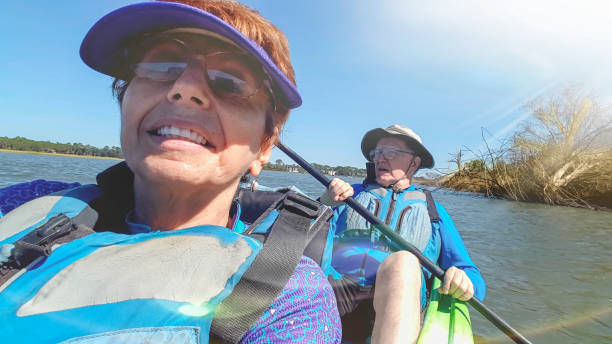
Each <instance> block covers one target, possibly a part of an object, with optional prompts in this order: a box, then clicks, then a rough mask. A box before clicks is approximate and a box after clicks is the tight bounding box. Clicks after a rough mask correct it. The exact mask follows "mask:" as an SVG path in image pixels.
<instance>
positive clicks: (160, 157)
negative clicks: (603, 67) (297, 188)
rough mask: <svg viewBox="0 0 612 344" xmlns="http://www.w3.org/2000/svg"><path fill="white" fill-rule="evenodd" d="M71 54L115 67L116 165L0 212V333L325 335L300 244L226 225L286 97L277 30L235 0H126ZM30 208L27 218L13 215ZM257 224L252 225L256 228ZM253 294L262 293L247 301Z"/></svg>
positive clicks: (311, 271)
mask: <svg viewBox="0 0 612 344" xmlns="http://www.w3.org/2000/svg"><path fill="white" fill-rule="evenodd" d="M81 57H82V58H83V60H84V61H85V63H86V64H88V65H89V66H90V67H92V68H93V69H95V70H97V71H100V72H102V73H104V74H107V75H110V76H113V77H115V78H116V80H115V82H114V84H113V85H114V90H115V93H116V95H117V98H118V101H119V103H120V107H121V145H122V149H123V153H124V156H125V160H126V163H127V165H126V164H120V165H117V166H115V167H113V168H111V169H109V170H108V171H106V172H105V173H103V174H101V175H99V176H98V186H84V187H79V188H76V189H70V190H67V191H64V192H63V194H61V195H57V194H55V195H54V196H50V197H46V198H43V199H36V200H34V201H31V202H29V203H26V204H25V205H23V206H21V207H19V208H17V209H15V210H13V211H11V212H10V213H8V214H6V216H4V217H3V218H2V219H1V221H2V222H0V240H2V241H1V242H0V244H1V245H2V252H3V256H0V260H2V261H4V263H3V269H4V270H6V271H8V272H7V273H6V274H5V275H6V276H11V277H10V278H6V279H5V280H2V279H0V281H1V282H2V288H3V291H2V293H0V305H2V309H3V311H2V312H3V313H4V314H3V318H6V319H10V320H8V321H3V324H2V325H0V333H2V336H7V337H8V338H11V339H13V340H15V341H23V342H28V341H34V340H35V341H37V342H59V341H65V340H69V341H70V342H75V343H76V342H81V341H83V342H84V341H87V342H88V343H96V342H98V341H100V342H101V341H104V340H111V341H120V342H154V343H158V342H160V343H166V342H175V341H178V340H180V341H181V342H189V343H191V342H194V343H195V342H208V340H209V337H210V338H213V339H223V340H229V341H232V342H238V341H240V342H248V343H258V342H279V343H280V342H302V341H313V342H330V343H334V342H339V338H340V328H339V317H338V314H337V309H336V305H335V303H334V302H333V301H331V302H330V300H333V299H334V298H333V291H332V290H331V287H330V285H329V283H328V282H327V280H326V278H325V276H324V275H323V272H322V271H321V269H320V267H319V266H318V265H317V264H316V263H314V262H313V261H312V260H311V259H310V258H308V257H301V254H300V255H299V256H298V258H297V259H296V262H295V263H293V265H291V262H287V263H286V264H285V261H284V260H282V259H281V260H276V261H275V262H273V263H269V262H268V263H267V265H266V264H264V263H261V261H262V259H263V258H262V256H265V255H264V253H265V252H272V254H277V256H278V251H280V250H279V249H277V248H275V246H274V245H272V244H270V246H267V245H268V241H265V243H264V241H261V240H255V239H253V238H252V237H249V236H246V235H241V234H239V233H241V232H242V231H244V230H245V229H244V227H245V226H244V224H242V223H241V221H240V220H239V213H240V205H239V204H236V203H235V202H233V200H234V195H235V193H236V189H237V187H238V184H239V182H240V179H241V177H242V176H243V175H244V174H245V172H246V171H249V172H250V174H251V175H253V176H257V175H258V174H259V173H260V171H261V169H262V166H263V165H264V164H265V163H267V162H268V160H269V158H270V154H271V151H272V148H273V144H274V142H276V140H277V139H278V136H279V133H280V130H281V128H282V125H283V123H284V122H285V121H286V119H287V117H288V115H289V109H291V108H295V107H297V106H299V105H300V104H301V99H300V96H299V94H298V92H297V89H296V88H295V81H294V74H293V69H292V67H291V61H290V60H289V51H288V44H287V40H286V38H285V37H284V35H283V34H282V33H281V32H280V31H279V30H278V29H277V28H276V27H274V26H273V25H272V24H270V23H269V22H268V21H267V20H265V19H264V18H262V17H261V16H260V15H259V14H258V13H257V12H256V11H253V10H250V9H248V8H247V7H245V6H243V5H241V4H239V3H236V2H228V1H188V0H185V1H180V2H151V3H140V4H135V5H131V6H126V7H123V8H120V9H118V10H116V11H114V12H111V13H109V14H108V15H106V16H105V17H103V18H102V19H100V20H99V21H98V22H97V23H96V24H95V25H94V26H93V27H92V28H91V30H90V31H89V33H88V34H87V36H86V37H85V39H84V40H83V43H82V46H81ZM41 209H43V210H44V211H43V214H42V218H43V221H38V222H34V223H32V221H29V220H27V219H26V218H27V217H28V216H29V215H30V214H31V213H32V211H34V210H36V211H38V212H40V210H41ZM58 209H59V210H58ZM92 209H93V210H96V211H97V213H98V215H99V217H98V219H97V220H92V218H93V215H92ZM56 215H57V216H56ZM65 215H67V216H65ZM28 221H29V222H28ZM45 221H46V222H45ZM88 221H89V222H88ZM87 223H90V224H91V227H93V228H94V230H95V231H96V232H97V233H93V234H91V231H89V232H88V231H87V228H86V227H87V226H85V225H84V224H87ZM94 223H95V225H94ZM17 224H20V225H19V226H18V225H17ZM41 224H42V225H41ZM20 226H21V227H20ZM270 228H274V227H265V228H263V229H262V227H261V226H259V227H256V228H253V229H255V232H257V231H258V230H259V232H260V234H261V235H263V236H264V238H265V237H266V235H268V237H269V236H271V235H273V233H274V230H273V229H270ZM66 233H69V234H66ZM118 233H119V234H118ZM64 234H65V235H64ZM60 236H61V238H60ZM39 237H45V239H44V240H43V239H40V238H39ZM68 237H70V239H69V240H68V239H66V238H68ZM58 238H59V239H58ZM58 240H59V241H58ZM58 245H59V247H57V246H58ZM56 247H57V248H56ZM268 247H271V248H269V249H268ZM52 249H53V251H52V252H51V250H52ZM41 252H42V253H41ZM281 253H283V252H281ZM280 256H281V257H282V255H280ZM300 257H301V258H300ZM285 265H289V266H288V267H287V266H285ZM296 265H297V266H296ZM278 269H280V270H282V269H290V270H289V272H290V274H289V275H288V276H287V278H286V279H285V280H284V282H283V281H282V279H281V280H278V281H267V280H265V279H264V278H263V277H262V278H260V279H257V273H256V272H253V271H269V270H278ZM4 270H3V271H4ZM245 276H250V279H249V278H246V277H245ZM253 277H255V278H253ZM245 280H249V281H250V282H249V283H243V282H244V281H245ZM274 282H276V284H278V283H281V282H282V285H280V286H275V285H274V284H275V283H274ZM263 283H270V284H271V285H269V286H260V284H263ZM246 284H250V285H246ZM245 285H246V286H245ZM253 285H255V286H253ZM277 287H278V289H274V288H277ZM237 290H239V291H241V293H238V292H237ZM259 290H264V291H267V293H268V294H270V295H275V298H273V299H271V300H270V303H268V304H265V303H262V302H263V301H261V300H260V298H259V294H258V293H255V292H253V291H259ZM278 291H280V293H279V292H278ZM253 304H254V305H256V307H253V306H252V305H253ZM236 305H238V306H236ZM242 306H244V307H242ZM262 306H263V308H262ZM258 307H259V308H258ZM257 312H260V313H257ZM252 313H257V314H256V315H257V317H256V318H255V319H253V321H254V324H248V322H246V324H245V321H244V319H251V318H253V314H252ZM213 319H214V320H213ZM245 326H246V328H245ZM34 327H36V328H37V331H28V329H32V328H34Z"/></svg>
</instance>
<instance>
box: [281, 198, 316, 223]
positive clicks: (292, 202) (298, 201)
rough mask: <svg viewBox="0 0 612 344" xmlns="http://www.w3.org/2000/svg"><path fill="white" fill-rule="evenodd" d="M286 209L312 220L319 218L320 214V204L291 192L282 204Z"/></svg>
mask: <svg viewBox="0 0 612 344" xmlns="http://www.w3.org/2000/svg"><path fill="white" fill-rule="evenodd" d="M282 204H283V207H284V208H291V209H293V210H294V211H298V212H299V213H302V214H303V215H306V216H307V217H308V218H310V219H315V218H317V215H318V213H319V203H317V202H316V201H314V200H312V199H310V198H308V197H306V196H304V195H302V194H299V193H296V192H289V193H287V196H286V198H285V201H284V202H283V203H282Z"/></svg>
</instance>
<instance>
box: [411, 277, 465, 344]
mask: <svg viewBox="0 0 612 344" xmlns="http://www.w3.org/2000/svg"><path fill="white" fill-rule="evenodd" d="M440 285H441V282H440V280H439V279H437V278H435V279H434V283H433V288H432V291H431V296H430V299H429V305H428V306H427V309H426V311H425V319H424V322H423V326H422V328H421V333H420V334H419V339H418V340H417V344H433V343H449V344H451V343H452V344H473V343H474V336H473V334H472V322H471V320H470V315H469V311H468V307H467V304H466V303H465V302H463V301H459V300H456V299H455V298H453V297H451V296H449V295H442V294H440V293H438V287H440Z"/></svg>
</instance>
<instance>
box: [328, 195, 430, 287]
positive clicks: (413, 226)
mask: <svg viewBox="0 0 612 344" xmlns="http://www.w3.org/2000/svg"><path fill="white" fill-rule="evenodd" d="M353 187H354V189H355V200H357V201H358V202H359V203H360V204H361V205H363V206H364V207H365V208H367V209H368V210H369V211H370V212H372V213H373V214H374V215H375V216H377V217H378V218H379V219H380V220H381V221H383V222H384V223H385V224H386V225H387V226H389V227H390V228H392V229H394V230H395V231H396V232H397V233H398V234H400V235H401V236H402V237H403V238H404V239H406V240H407V241H408V242H410V243H411V244H412V245H414V246H416V247H417V248H418V249H419V250H420V251H421V252H423V253H424V254H425V256H426V257H428V258H430V259H432V260H433V261H437V258H438V256H439V255H440V241H439V240H432V238H433V237H434V236H439V235H440V233H439V231H438V226H436V225H435V224H436V223H437V222H438V221H439V216H438V213H437V211H436V207H435V204H434V201H433V198H432V196H431V193H430V192H429V191H426V190H421V189H416V188H415V187H414V186H411V187H410V188H408V189H405V190H402V191H400V192H394V191H393V190H392V189H390V188H383V187H381V186H380V185H378V184H375V183H368V184H361V185H353ZM332 221H333V222H334V223H335V233H336V236H337V238H336V242H335V244H334V251H333V258H332V266H333V268H334V270H335V271H336V272H338V274H337V275H336V278H340V276H342V277H346V278H349V279H351V280H353V281H355V282H356V283H358V284H360V285H364V286H366V285H373V284H374V282H375V280H376V272H377V270H378V266H379V265H380V263H381V262H382V261H383V260H384V259H385V258H386V257H387V256H388V255H389V254H391V253H392V252H394V251H397V250H399V247H397V246H396V244H395V243H393V242H392V241H390V240H388V239H387V238H386V237H384V236H382V235H381V234H380V232H379V231H377V230H376V229H375V228H373V226H371V225H370V223H369V222H368V221H367V220H366V219H364V218H363V217H362V216H361V215H359V214H358V213H357V212H356V211H354V210H353V209H351V208H348V209H342V210H340V211H337V212H336V214H335V218H334V219H333V220H332ZM425 277H427V278H428V277H429V276H425Z"/></svg>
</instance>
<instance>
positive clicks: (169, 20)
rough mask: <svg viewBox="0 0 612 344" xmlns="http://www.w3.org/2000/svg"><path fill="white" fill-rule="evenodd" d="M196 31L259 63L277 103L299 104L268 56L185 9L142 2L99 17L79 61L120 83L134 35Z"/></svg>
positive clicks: (220, 25)
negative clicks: (278, 93) (224, 40)
mask: <svg viewBox="0 0 612 344" xmlns="http://www.w3.org/2000/svg"><path fill="white" fill-rule="evenodd" d="M179 27H189V28H198V29H203V30H207V31H211V32H214V33H217V34H219V35H221V36H223V37H225V38H227V39H229V40H231V41H232V42H234V43H235V44H236V45H237V46H239V47H240V48H242V49H244V50H245V51H247V52H248V53H250V54H252V55H253V56H255V58H257V59H258V60H259V62H260V63H261V64H262V66H263V68H264V69H265V70H266V72H267V73H268V74H269V75H270V77H271V79H272V82H273V83H274V84H275V85H276V86H277V89H278V90H279V91H281V93H282V94H281V96H282V97H279V98H281V99H280V100H281V101H282V102H283V104H284V105H285V106H286V107H287V108H289V109H293V108H296V107H298V106H300V105H301V104H302V98H301V97H300V94H299V93H298V91H297V88H296V87H295V85H293V83H291V81H290V80H289V79H288V78H287V77H286V76H285V74H283V72H281V71H280V69H278V67H277V66H276V64H275V63H274V62H273V61H272V60H271V59H270V57H269V56H268V54H267V53H266V52H265V50H264V49H263V48H261V47H260V46H259V45H258V44H257V43H255V42H253V41H252V40H250V39H249V38H247V37H246V36H244V35H243V34H242V33H240V32H239V31H238V30H236V29H235V28H234V27H232V26H231V25H229V24H228V23H226V22H224V21H223V20H221V19H219V18H217V17H216V16H214V15H212V14H210V13H208V12H206V11H202V10H200V9H198V8H195V7H191V6H188V5H183V4H178V3H169V2H144V3H138V4H134V5H129V6H125V7H122V8H119V9H117V10H115V11H113V12H111V13H109V14H107V15H106V16H104V17H102V18H101V19H100V20H98V22H96V23H95V24H94V26H93V27H92V28H91V29H90V30H89V32H88V33H87V35H86V36H85V38H84V39H83V42H82V43H81V50H80V54H81V58H82V59H83V61H84V62H85V64H87V65H88V66H89V67H91V68H93V69H94V70H96V71H98V72H100V73H103V74H106V75H110V76H112V77H115V78H119V79H121V76H120V75H119V73H118V71H119V69H118V67H119V66H121V65H122V64H123V63H125V62H124V61H123V47H124V46H123V45H124V44H125V42H126V40H127V39H129V38H130V37H133V36H134V35H137V34H141V33H144V32H148V31H165V30H170V29H173V28H179Z"/></svg>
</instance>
